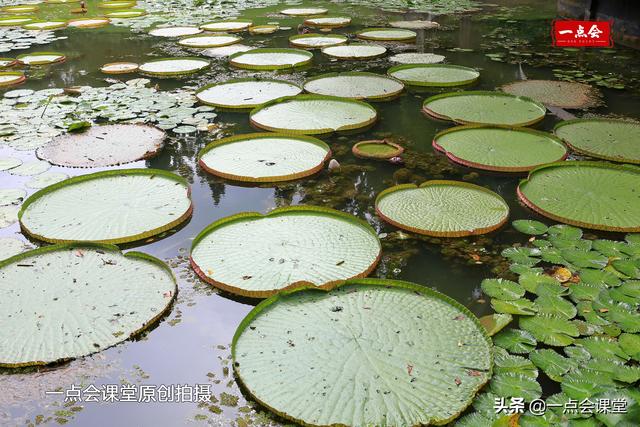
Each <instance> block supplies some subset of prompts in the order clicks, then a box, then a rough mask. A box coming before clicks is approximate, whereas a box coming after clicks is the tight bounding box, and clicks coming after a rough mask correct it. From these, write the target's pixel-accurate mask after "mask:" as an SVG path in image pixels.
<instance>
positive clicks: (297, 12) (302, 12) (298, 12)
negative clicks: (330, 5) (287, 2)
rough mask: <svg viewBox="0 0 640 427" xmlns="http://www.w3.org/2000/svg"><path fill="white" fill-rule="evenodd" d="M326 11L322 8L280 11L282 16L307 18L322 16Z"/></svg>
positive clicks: (294, 8) (293, 8)
mask: <svg viewBox="0 0 640 427" xmlns="http://www.w3.org/2000/svg"><path fill="white" fill-rule="evenodd" d="M327 12H328V10H327V9H325V8H323V7H290V8H287V9H283V10H281V11H280V13H281V14H283V15H288V16H309V15H324V14H325V13H327Z"/></svg>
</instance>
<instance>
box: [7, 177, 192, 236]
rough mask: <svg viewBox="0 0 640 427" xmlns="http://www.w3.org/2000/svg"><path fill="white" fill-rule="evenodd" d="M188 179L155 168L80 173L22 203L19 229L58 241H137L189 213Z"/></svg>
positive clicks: (153, 234) (165, 229) (170, 226)
mask: <svg viewBox="0 0 640 427" xmlns="http://www.w3.org/2000/svg"><path fill="white" fill-rule="evenodd" d="M191 210H192V206H191V199H190V195H189V186H188V185H187V182H186V181H185V180H184V179H183V178H180V177H179V176H177V175H174V174H172V173H169V172H165V171H161V170H157V169H123V170H113V171H105V172H97V173H92V174H88V175H80V176H77V177H73V178H69V179H67V180H65V181H62V182H59V183H57V184H54V185H51V186H49V187H47V188H44V189H42V190H40V191H38V192H36V193H35V194H33V195H31V196H30V197H29V198H28V199H27V200H26V201H25V202H24V203H23V205H22V210H21V211H20V214H19V218H20V223H21V225H22V230H23V231H24V232H25V233H26V234H28V235H30V236H31V237H34V238H36V239H38V240H42V241H45V242H53V243H61V242H68V241H95V242H103V243H117V244H119V243H126V242H135V241H138V240H141V239H145V238H148V237H151V236H155V235H158V234H160V233H162V232H164V231H167V230H170V229H172V228H173V227H175V226H177V225H178V224H180V223H182V222H184V221H185V220H187V219H188V218H189V217H190V216H191Z"/></svg>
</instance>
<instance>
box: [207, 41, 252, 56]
mask: <svg viewBox="0 0 640 427" xmlns="http://www.w3.org/2000/svg"><path fill="white" fill-rule="evenodd" d="M253 49H255V48H254V47H252V46H247V45H244V44H240V43H234V44H232V45H229V46H222V47H210V48H208V49H205V50H203V51H201V52H200V55H204V56H210V57H212V58H221V57H225V56H231V55H233V54H234V53H238V52H246V51H248V50H253Z"/></svg>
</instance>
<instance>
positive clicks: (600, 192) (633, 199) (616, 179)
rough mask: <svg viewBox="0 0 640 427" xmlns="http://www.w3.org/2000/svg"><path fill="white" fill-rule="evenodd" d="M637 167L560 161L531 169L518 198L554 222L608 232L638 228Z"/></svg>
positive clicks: (639, 183)
mask: <svg viewBox="0 0 640 427" xmlns="http://www.w3.org/2000/svg"><path fill="white" fill-rule="evenodd" d="M638 188H640V168H638V167H634V166H631V165H613V164H607V163H602V162H577V161H574V162H562V163H554V164H551V165H546V166H541V167H539V168H537V169H534V170H533V171H532V172H531V173H530V174H529V177H528V178H527V179H525V180H523V181H521V182H520V185H519V186H518V197H519V198H520V200H521V201H522V202H523V203H525V204H526V205H527V206H529V207H530V208H531V209H533V210H535V211H536V212H538V213H540V214H542V215H544V216H546V217H549V218H552V219H554V220H556V221H560V222H564V223H567V224H572V225H577V226H580V227H586V228H594V229H597V230H610V231H633V232H637V231H640V192H638Z"/></svg>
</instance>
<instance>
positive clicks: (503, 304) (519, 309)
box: [491, 298, 538, 316]
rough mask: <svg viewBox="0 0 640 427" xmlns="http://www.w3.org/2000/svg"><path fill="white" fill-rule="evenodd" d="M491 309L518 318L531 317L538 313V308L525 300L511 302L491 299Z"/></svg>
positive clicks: (519, 299)
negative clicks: (518, 316) (515, 315)
mask: <svg viewBox="0 0 640 427" xmlns="http://www.w3.org/2000/svg"><path fill="white" fill-rule="evenodd" d="M491 308H493V309H494V310H495V311H496V312H498V313H505V314H518V315H520V316H532V315H534V314H536V313H537V312H538V306H537V305H536V304H535V303H534V302H533V301H531V300H528V299H526V298H518V299H515V300H511V301H506V300H502V299H497V298H491Z"/></svg>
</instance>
